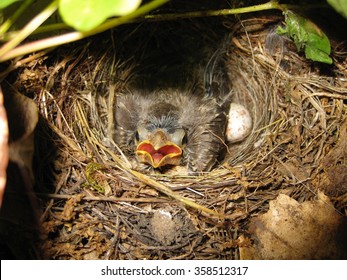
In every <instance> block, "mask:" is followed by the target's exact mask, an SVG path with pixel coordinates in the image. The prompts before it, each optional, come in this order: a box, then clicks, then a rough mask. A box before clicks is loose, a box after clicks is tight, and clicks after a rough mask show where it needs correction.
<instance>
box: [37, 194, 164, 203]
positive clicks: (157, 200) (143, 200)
mask: <svg viewBox="0 0 347 280" xmlns="http://www.w3.org/2000/svg"><path fill="white" fill-rule="evenodd" d="M36 195H38V196H40V197H47V198H53V199H71V198H73V197H74V195H68V194H47V193H36ZM82 200H88V201H107V202H136V203H167V202H169V200H167V199H160V198H156V197H153V198H147V197H138V198H135V197H112V196H110V197H99V196H84V197H83V198H82Z"/></svg>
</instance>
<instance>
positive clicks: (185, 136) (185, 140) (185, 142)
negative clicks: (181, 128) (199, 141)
mask: <svg viewBox="0 0 347 280" xmlns="http://www.w3.org/2000/svg"><path fill="white" fill-rule="evenodd" d="M187 142H188V139H187V134H186V133H185V134H184V136H183V139H182V145H185V144H187Z"/></svg>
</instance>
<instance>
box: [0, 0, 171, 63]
mask: <svg viewBox="0 0 347 280" xmlns="http://www.w3.org/2000/svg"><path fill="white" fill-rule="evenodd" d="M168 1H169V0H154V1H152V2H150V3H148V4H146V5H143V6H141V7H140V8H138V9H137V10H136V11H134V12H133V13H130V14H129V15H126V16H123V17H119V18H115V19H111V20H109V21H107V22H105V23H104V24H101V25H100V26H98V27H97V28H95V29H93V30H91V31H88V32H78V31H75V32H70V33H67V34H64V35H59V36H54V37H51V38H47V39H43V40H39V41H35V42H32V43H28V44H25V45H22V46H20V47H18V48H15V47H16V46H17V45H18V44H19V43H20V42H21V41H22V40H23V39H24V38H26V37H27V36H28V35H30V34H31V33H32V32H33V31H34V30H36V29H37V28H38V27H39V26H40V25H41V23H42V22H41V23H40V24H38V25H37V24H36V22H35V24H36V25H35V28H33V27H34V23H32V22H33V21H34V20H35V19H34V20H33V21H32V22H31V23H29V24H28V25H27V26H26V27H25V28H24V29H23V30H22V31H20V32H19V34H21V33H22V32H23V35H24V34H25V37H24V38H23V39H20V37H19V34H18V35H17V37H16V38H14V39H13V40H11V41H9V42H8V43H7V44H5V45H4V46H3V47H2V48H1V49H0V62H3V61H6V60H9V59H12V58H14V57H17V56H21V55H25V54H28V53H31V52H35V51H39V50H42V49H46V48H50V47H55V46H59V45H63V44H67V43H71V42H74V41H78V40H81V39H83V38H86V37H89V36H92V35H95V34H98V33H101V32H103V31H106V30H108V29H111V28H113V27H116V26H119V25H122V24H125V23H127V22H130V21H131V20H132V19H134V18H137V17H139V16H142V15H144V14H146V13H148V12H150V11H152V10H154V9H155V8H157V7H159V6H161V5H163V4H165V3H166V2H168ZM53 4H54V5H55V6H57V1H54V2H53V3H52V4H51V5H50V6H49V7H54V5H53ZM55 8H57V7H55ZM46 10H48V7H47V9H46ZM38 17H40V19H43V15H42V13H41V14H39V16H37V18H38ZM26 28H28V30H25V29H26ZM24 30H25V33H24ZM28 31H30V33H29V34H28ZM23 35H22V36H23Z"/></svg>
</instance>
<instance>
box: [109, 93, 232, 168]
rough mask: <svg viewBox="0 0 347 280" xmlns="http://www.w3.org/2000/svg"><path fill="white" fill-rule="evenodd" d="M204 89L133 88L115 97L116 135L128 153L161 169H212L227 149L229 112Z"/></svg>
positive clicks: (116, 138)
mask: <svg viewBox="0 0 347 280" xmlns="http://www.w3.org/2000/svg"><path fill="white" fill-rule="evenodd" d="M222 107H223V106H222V105H220V104H218V102H217V99H216V98H214V97H211V96H208V95H207V94H205V92H203V90H202V89H198V88H195V89H194V88H192V89H186V90H178V89H166V90H158V91H154V92H140V91H136V90H135V91H134V90H132V91H131V92H129V93H124V94H122V95H119V96H118V97H117V102H116V108H115V120H116V127H115V134H114V139H115V141H116V143H117V144H118V145H119V147H120V148H121V149H122V150H123V151H124V152H127V153H128V154H129V155H135V156H136V158H137V160H138V161H139V162H142V163H146V164H148V165H151V166H153V167H154V168H161V167H163V166H167V165H187V166H188V169H189V171H190V172H203V171H210V170H211V169H212V168H213V167H214V166H215V165H216V164H217V163H218V161H219V160H220V159H221V158H223V156H224V152H225V144H224V143H223V142H224V138H225V136H224V134H225V127H226V114H225V112H224V109H223V108H222Z"/></svg>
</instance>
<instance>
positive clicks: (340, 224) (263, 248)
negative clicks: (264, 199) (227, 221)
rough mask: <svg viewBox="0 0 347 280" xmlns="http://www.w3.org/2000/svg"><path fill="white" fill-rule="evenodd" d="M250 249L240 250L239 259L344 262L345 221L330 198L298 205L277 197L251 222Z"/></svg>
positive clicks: (283, 196) (322, 197)
mask: <svg viewBox="0 0 347 280" xmlns="http://www.w3.org/2000/svg"><path fill="white" fill-rule="evenodd" d="M249 232H250V233H251V235H252V239H253V240H254V245H253V247H251V248H240V255H241V258H242V259H345V258H347V243H346V238H345V236H346V234H347V221H346V218H345V217H343V216H342V215H340V214H338V213H337V212H336V211H335V209H334V206H333V205H332V203H331V202H330V200H329V198H328V197H327V196H325V195H324V194H323V193H319V194H318V199H317V200H316V201H306V202H303V203H299V202H297V201H296V200H294V199H292V198H290V197H289V196H287V195H284V194H280V195H279V196H278V198H277V199H276V200H273V201H271V202H270V209H269V211H268V212H267V213H265V214H263V215H260V216H258V217H256V218H253V219H252V220H251V223H250V227H249Z"/></svg>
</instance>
